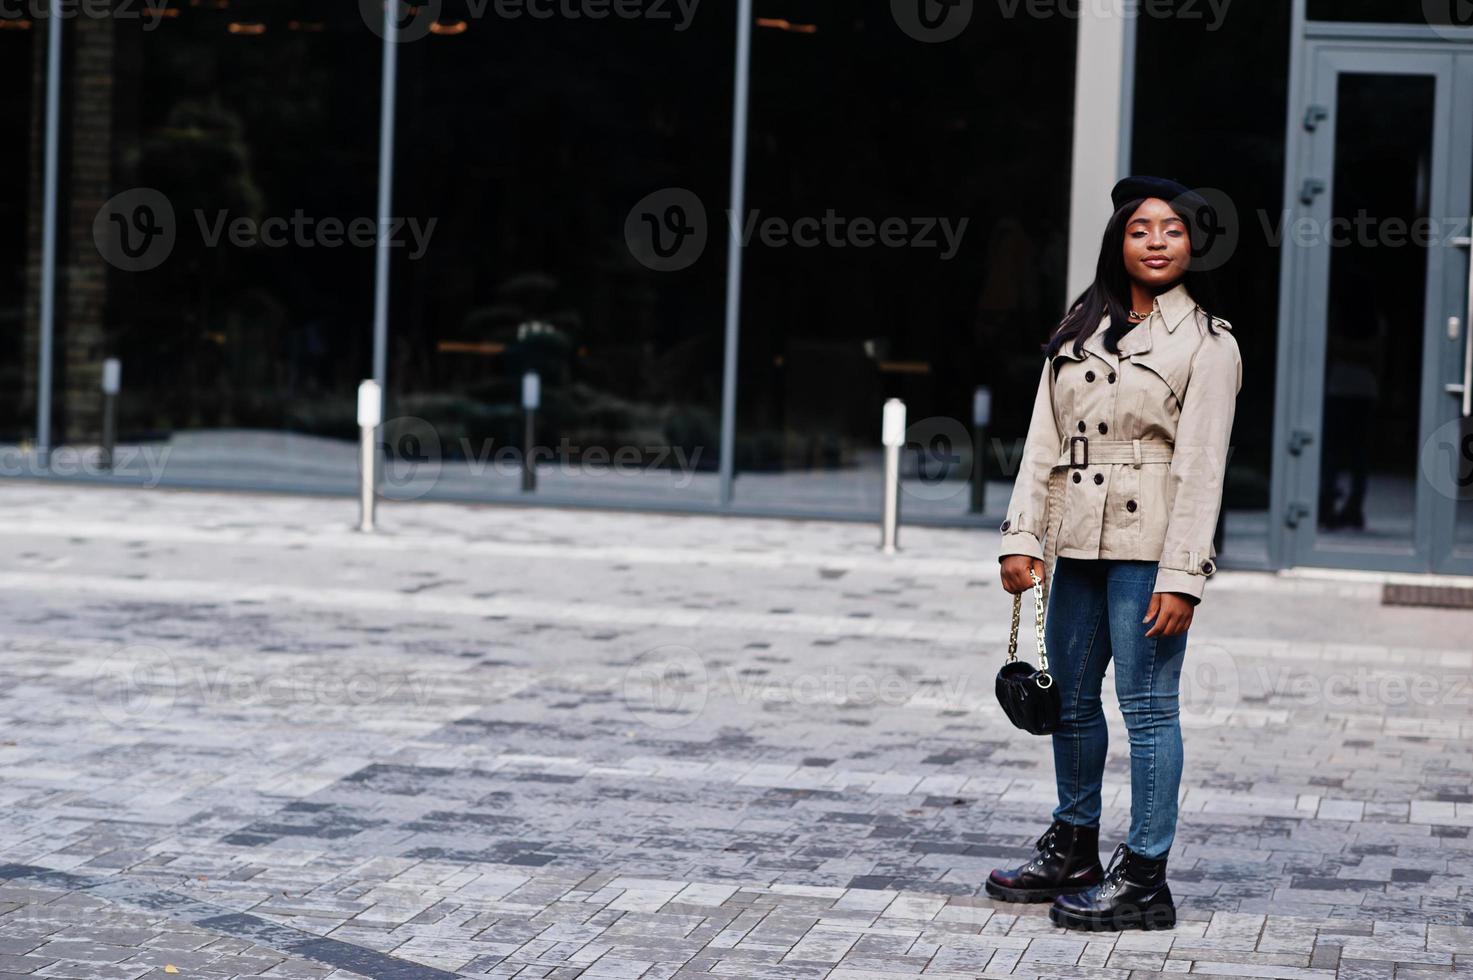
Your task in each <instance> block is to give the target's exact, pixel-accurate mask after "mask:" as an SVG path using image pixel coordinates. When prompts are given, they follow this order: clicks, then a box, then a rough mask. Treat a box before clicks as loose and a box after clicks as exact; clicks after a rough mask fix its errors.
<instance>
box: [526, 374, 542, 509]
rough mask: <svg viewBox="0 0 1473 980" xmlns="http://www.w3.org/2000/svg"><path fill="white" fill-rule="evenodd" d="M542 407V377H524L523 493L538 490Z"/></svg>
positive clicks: (527, 375)
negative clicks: (538, 421)
mask: <svg viewBox="0 0 1473 980" xmlns="http://www.w3.org/2000/svg"><path fill="white" fill-rule="evenodd" d="M541 407H542V375H540V374H538V373H537V372H536V371H528V372H526V373H525V374H523V375H522V492H523V493H531V492H532V491H534V490H536V489H537V409H539V408H541Z"/></svg>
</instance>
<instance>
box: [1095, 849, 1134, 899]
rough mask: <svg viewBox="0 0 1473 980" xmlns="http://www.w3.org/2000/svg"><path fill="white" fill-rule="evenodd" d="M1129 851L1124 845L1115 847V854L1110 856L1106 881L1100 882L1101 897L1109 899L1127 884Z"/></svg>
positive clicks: (1106, 870)
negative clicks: (1126, 874)
mask: <svg viewBox="0 0 1473 980" xmlns="http://www.w3.org/2000/svg"><path fill="white" fill-rule="evenodd" d="M1128 853H1129V850H1128V849H1127V848H1126V846H1125V845H1124V844H1117V845H1116V846H1115V853H1114V854H1112V855H1111V856H1110V865H1109V867H1107V868H1106V869H1105V880H1104V881H1102V882H1100V896H1101V897H1102V898H1106V897H1109V896H1111V895H1113V894H1115V893H1116V892H1117V891H1119V890H1120V886H1121V885H1122V884H1124V883H1125V872H1126V860H1125V858H1126V855H1127V854H1128Z"/></svg>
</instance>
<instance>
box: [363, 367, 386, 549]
mask: <svg viewBox="0 0 1473 980" xmlns="http://www.w3.org/2000/svg"><path fill="white" fill-rule="evenodd" d="M383 414H384V400H383V391H382V389H380V387H379V383H378V382H377V381H372V380H369V381H364V382H363V383H361V384H360V385H359V386H358V530H360V531H372V530H373V519H374V509H375V508H374V504H375V501H376V498H377V492H376V490H375V488H374V479H375V475H376V474H375V471H376V470H377V463H378V453H377V451H376V447H375V446H374V442H373V433H374V430H375V429H377V428H378V427H379V425H380V424H381V423H382V422H383V420H384V419H383Z"/></svg>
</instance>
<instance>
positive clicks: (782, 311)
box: [735, 0, 1077, 518]
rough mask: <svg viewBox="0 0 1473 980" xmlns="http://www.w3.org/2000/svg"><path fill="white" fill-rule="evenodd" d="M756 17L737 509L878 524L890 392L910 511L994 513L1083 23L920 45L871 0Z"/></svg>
mask: <svg viewBox="0 0 1473 980" xmlns="http://www.w3.org/2000/svg"><path fill="white" fill-rule="evenodd" d="M923 6H924V5H923ZM758 7H759V9H758V14H759V20H758V26H757V29H756V31H755V33H754V38H753V48H752V115H751V154H750V159H749V163H748V167H749V169H748V195H747V206H748V209H749V211H748V214H747V215H745V216H744V218H745V223H746V225H747V226H748V227H750V229H751V240H750V243H749V244H748V246H747V249H746V253H745V263H746V266H745V269H746V275H745V282H744V284H743V287H744V288H743V296H742V325H741V330H742V333H741V353H740V368H739V373H740V377H741V384H740V387H739V389H738V410H737V447H736V462H737V480H736V486H735V499H736V501H737V503H738V504H740V505H742V506H744V507H758V508H767V507H770V508H774V509H781V510H783V511H787V512H794V511H796V512H803V511H810V512H813V511H818V512H823V511H830V512H831V511H841V512H857V513H866V514H878V512H879V508H880V496H881V488H882V487H881V485H882V478H881V473H882V455H881V448H880V420H881V412H882V406H883V404H884V402H885V400H886V399H887V398H890V397H898V398H902V399H904V401H905V402H906V406H907V409H908V418H909V421H910V423H911V433H910V435H911V437H912V443H911V444H910V445H909V446H908V447H907V449H906V451H905V453H904V454H903V456H902V460H903V463H902V465H903V470H902V473H903V479H904V481H905V483H904V486H905V491H904V494H903V496H902V502H901V509H902V514H903V516H904V517H906V518H914V517H921V516H932V517H935V516H946V517H948V518H966V517H967V516H968V515H969V514H980V513H981V512H983V510H984V508H991V509H993V510H998V511H1000V509H1001V508H1002V507H1003V506H1004V505H1005V503H1006V500H1007V494H1008V486H1007V484H1008V483H1009V482H1010V481H1011V480H1012V477H1013V474H1014V469H1013V466H1015V464H1016V452H1015V451H1014V450H1013V448H1012V447H1013V441H1014V440H1017V441H1018V442H1019V443H1020V442H1021V439H1022V438H1023V436H1024V434H1025V432H1026V429H1027V424H1028V409H1029V408H1030V407H1031V405H1032V401H1033V386H1034V385H1035V384H1036V383H1037V378H1038V365H1039V363H1040V358H1041V356H1042V355H1041V354H1040V345H1041V344H1042V343H1043V341H1044V339H1045V338H1046V336H1047V333H1048V329H1049V327H1050V326H1051V325H1052V323H1053V322H1054V321H1055V320H1056V319H1057V318H1058V316H1059V314H1060V313H1061V311H1062V308H1063V303H1064V296H1063V292H1064V276H1065V255H1066V250H1065V237H1066V234H1067V227H1068V197H1069V172H1070V144H1071V138H1072V106H1073V85H1074V79H1073V66H1074V39H1075V27H1076V23H1077V22H1076V19H1075V18H1072V17H1063V16H1056V17H1006V16H1004V14H1003V12H1002V11H1001V10H1000V9H999V8H998V7H996V6H993V5H987V4H976V5H972V6H971V21H970V23H968V24H967V25H966V27H965V29H964V30H962V31H961V32H960V34H959V35H957V36H956V37H955V38H953V39H950V40H947V41H946V42H945V43H927V40H926V39H925V37H924V36H921V37H918V36H917V34H921V35H924V33H925V32H924V29H922V28H919V27H918V26H917V25H916V24H909V25H907V26H905V27H903V26H901V24H900V23H898V22H897V21H896V20H895V19H894V18H892V17H890V16H887V14H889V12H890V11H889V10H887V9H886V8H885V5H883V4H881V5H879V6H878V7H874V6H869V5H856V4H854V3H851V2H846V0H816V2H810V3H806V4H804V5H802V12H801V13H802V16H801V17H797V16H794V11H793V9H792V5H791V4H788V5H781V4H777V3H766V4H762V3H759V5H758ZM904 7H906V5H900V8H904ZM900 8H897V9H900ZM907 9H910V8H907ZM951 9H955V8H951ZM762 15H766V16H765V17H764V16H762ZM907 28H908V29H907ZM1040 65H1048V66H1049V67H1048V70H1040V69H1039V66H1040ZM1020 78H1026V79H1027V80H1028V82H1027V86H1026V91H1024V92H1021V93H1019V96H1018V97H1016V98H1014V97H1010V96H1008V95H1006V93H1008V92H1010V91H1014V90H1016V89H1017V86H1018V79H1020ZM979 386H987V387H989V388H990V390H991V406H992V409H993V411H992V418H991V421H990V428H989V429H988V430H987V431H986V432H985V433H979V432H977V431H976V430H974V428H973V404H974V398H975V394H976V391H977V388H978V387H979ZM979 436H980V437H982V438H983V440H984V441H985V444H986V445H987V446H988V451H986V452H984V454H983V459H982V462H983V463H984V464H985V470H984V480H987V481H989V482H988V483H987V484H986V487H985V488H986V493H985V494H982V493H974V492H972V490H973V488H972V483H971V479H972V472H973V448H974V446H976V445H977V444H978V438H979ZM992 436H997V437H999V440H1000V445H998V446H995V447H994V446H993V444H992V442H991V437H992ZM994 449H995V450H996V451H995V452H994V451H992V450H994ZM1009 464H1012V465H1009Z"/></svg>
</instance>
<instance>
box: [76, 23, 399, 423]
mask: <svg viewBox="0 0 1473 980" xmlns="http://www.w3.org/2000/svg"><path fill="white" fill-rule="evenodd" d="M53 2H58V0H53ZM398 7H399V5H398V3H397V2H396V0H386V2H385V3H384V26H383V71H382V75H381V79H380V89H379V122H378V239H377V241H376V243H375V250H374V266H373V380H375V381H377V382H378V384H379V391H380V394H382V393H383V392H385V391H387V390H388V378H387V374H388V364H389V239H388V229H389V227H390V222H391V220H392V217H393V216H392V215H391V214H390V213H389V212H390V210H391V209H392V208H393V206H394V102H395V99H396V98H397V95H398V89H399V84H398V79H399V22H398V20H397V19H396V16H395V15H396V13H397V11H398Z"/></svg>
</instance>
